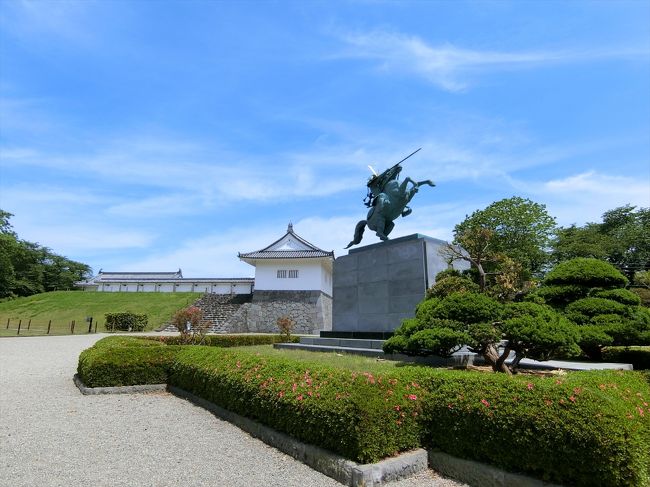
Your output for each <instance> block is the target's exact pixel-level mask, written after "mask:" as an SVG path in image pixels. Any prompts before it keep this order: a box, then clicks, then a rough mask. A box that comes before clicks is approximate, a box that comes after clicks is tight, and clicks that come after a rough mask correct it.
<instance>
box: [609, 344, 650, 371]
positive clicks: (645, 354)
mask: <svg viewBox="0 0 650 487" xmlns="http://www.w3.org/2000/svg"><path fill="white" fill-rule="evenodd" d="M603 360H604V361H606V362H617V363H624V364H632V366H633V367H634V370H650V347H607V348H605V349H604V350H603Z"/></svg>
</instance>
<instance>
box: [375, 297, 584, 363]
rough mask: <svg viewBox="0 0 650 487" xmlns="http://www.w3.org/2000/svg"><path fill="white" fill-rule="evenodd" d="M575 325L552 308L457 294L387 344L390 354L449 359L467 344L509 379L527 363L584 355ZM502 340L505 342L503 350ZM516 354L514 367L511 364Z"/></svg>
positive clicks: (422, 312)
mask: <svg viewBox="0 0 650 487" xmlns="http://www.w3.org/2000/svg"><path fill="white" fill-rule="evenodd" d="M577 339H578V333H577V331H576V326H575V325H573V324H571V323H570V322H569V321H568V320H567V319H566V318H564V317H562V316H560V315H558V314H557V313H556V312H555V311H554V310H553V309H552V308H550V307H548V306H543V305H537V304H534V303H511V304H509V305H506V306H505V307H504V306H503V305H502V304H501V303H499V302H498V301H497V300H495V299H493V298H491V297H489V296H487V295H485V294H477V293H473V292H456V293H451V294H449V295H447V296H445V297H444V298H442V299H438V298H431V299H427V300H425V301H423V302H422V303H420V304H419V305H418V308H417V310H416V315H415V318H413V319H409V320H404V322H403V323H402V326H401V327H400V328H398V329H397V330H396V331H395V334H394V335H393V337H391V338H390V339H389V340H387V341H386V342H385V343H384V351H386V352H387V353H405V354H409V355H438V356H442V357H449V356H450V355H451V354H453V353H454V352H455V351H457V350H458V349H460V347H462V346H463V345H469V346H470V349H471V350H472V351H473V352H475V353H478V354H481V355H482V356H483V358H484V359H485V361H486V362H487V363H488V364H490V365H491V366H492V369H493V370H495V371H497V372H505V373H508V374H510V373H511V372H512V371H513V370H514V369H515V368H516V367H517V366H518V364H519V362H520V361H521V360H522V359H523V358H525V357H530V358H533V359H536V360H548V359H550V358H553V357H557V356H562V357H565V356H570V355H575V354H576V353H577V352H579V348H578V346H577V344H576V341H577ZM502 341H505V343H504V346H503V347H501V344H502ZM511 352H515V358H514V360H513V362H512V363H511V364H510V365H508V364H506V359H507V358H508V356H509V355H510V353H511Z"/></svg>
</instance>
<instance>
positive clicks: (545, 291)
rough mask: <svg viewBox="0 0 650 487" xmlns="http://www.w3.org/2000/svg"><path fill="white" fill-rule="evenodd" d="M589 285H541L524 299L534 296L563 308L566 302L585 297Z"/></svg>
mask: <svg viewBox="0 0 650 487" xmlns="http://www.w3.org/2000/svg"><path fill="white" fill-rule="evenodd" d="M589 290H590V288H589V287H586V286H579V285H571V284H568V285H567V284H565V285H555V284H554V285H552V286H542V287H540V288H539V289H536V290H535V291H534V292H532V293H530V295H529V296H527V298H526V300H527V301H529V300H532V298H533V297H534V296H536V297H540V298H542V301H543V302H544V303H547V304H550V305H551V306H554V307H557V308H563V307H564V306H566V305H567V304H569V303H571V302H573V301H576V300H578V299H581V298H585V297H587V295H588V294H589Z"/></svg>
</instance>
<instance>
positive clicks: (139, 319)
mask: <svg viewBox="0 0 650 487" xmlns="http://www.w3.org/2000/svg"><path fill="white" fill-rule="evenodd" d="M104 319H105V321H106V325H105V327H106V329H107V330H111V331H113V330H120V331H143V330H144V329H145V327H146V326H147V320H148V319H147V315H144V314H137V313H131V312H130V311H126V312H123V313H106V314H105V315H104Z"/></svg>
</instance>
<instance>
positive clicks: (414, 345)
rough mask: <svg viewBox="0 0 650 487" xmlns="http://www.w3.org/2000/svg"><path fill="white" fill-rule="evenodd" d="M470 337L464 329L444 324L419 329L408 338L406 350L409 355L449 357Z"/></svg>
mask: <svg viewBox="0 0 650 487" xmlns="http://www.w3.org/2000/svg"><path fill="white" fill-rule="evenodd" d="M471 339H472V338H471V337H470V335H469V334H468V333H466V332H464V331H459V330H454V329H452V328H447V327H444V326H439V327H435V328H427V329H426V330H420V331H418V332H416V333H414V334H413V335H411V336H410V337H409V338H408V341H407V345H406V352H408V353H409V355H437V356H439V357H450V356H451V354H452V353H454V352H455V351H457V350H458V349H460V347H461V346H462V344H463V343H470V341H471Z"/></svg>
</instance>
